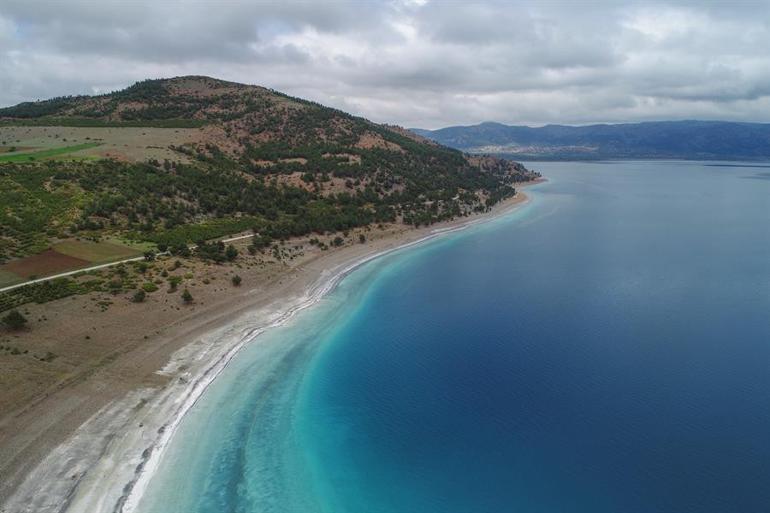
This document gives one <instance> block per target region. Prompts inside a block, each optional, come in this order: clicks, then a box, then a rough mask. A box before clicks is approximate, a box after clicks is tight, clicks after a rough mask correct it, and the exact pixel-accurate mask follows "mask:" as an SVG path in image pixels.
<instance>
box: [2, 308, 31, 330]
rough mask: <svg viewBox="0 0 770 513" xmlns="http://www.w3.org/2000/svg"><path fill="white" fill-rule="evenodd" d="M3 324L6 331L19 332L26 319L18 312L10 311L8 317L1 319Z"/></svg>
mask: <svg viewBox="0 0 770 513" xmlns="http://www.w3.org/2000/svg"><path fill="white" fill-rule="evenodd" d="M3 324H5V325H6V326H7V327H8V329H12V330H20V329H22V328H23V327H24V326H25V325H26V324H27V318H26V317H24V316H23V315H22V314H21V312H19V311H18V310H11V311H10V312H8V315H6V316H5V317H3Z"/></svg>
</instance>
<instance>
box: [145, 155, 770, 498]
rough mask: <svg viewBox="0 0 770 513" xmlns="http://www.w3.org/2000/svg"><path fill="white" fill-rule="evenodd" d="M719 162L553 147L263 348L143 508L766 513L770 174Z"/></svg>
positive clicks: (360, 274)
mask: <svg viewBox="0 0 770 513" xmlns="http://www.w3.org/2000/svg"><path fill="white" fill-rule="evenodd" d="M713 164H714V163H709V164H703V163H693V162H625V163H616V162H608V163H548V164H545V163H537V164H532V167H534V168H535V169H538V170H540V171H542V172H543V173H544V174H545V175H546V176H548V177H549V178H551V179H552V181H551V183H548V184H544V185H541V186H538V187H537V188H536V189H535V190H534V191H533V192H532V193H531V196H532V197H533V201H532V202H530V203H529V204H528V205H527V206H525V207H524V208H522V209H520V210H519V211H517V212H516V213H514V214H512V215H509V216H507V217H505V218H504V219H500V220H497V221H494V222H492V223H488V224H485V225H483V226H479V227H475V228H473V229H470V230H467V231H465V232H462V233H461V234H459V235H452V236H449V237H447V238H444V239H442V240H439V241H437V242H432V243H429V244H427V245H424V246H422V247H419V248H413V249H409V250H406V251H402V252H399V253H398V254H396V255H392V256H389V257H386V258H383V259H380V260H378V261H376V262H373V263H371V264H367V265H366V266H364V267H363V268H362V269H361V270H359V271H357V272H355V273H354V274H353V275H351V276H349V277H348V278H347V279H346V280H345V281H344V282H343V283H342V285H341V286H340V287H339V288H338V289H337V290H336V291H335V292H334V293H333V294H331V295H330V296H329V297H328V298H327V299H325V300H324V301H322V302H321V304H319V305H318V306H317V307H315V308H313V309H312V310H309V311H306V312H305V313H303V314H302V315H300V316H298V317H297V318H296V319H295V320H294V321H292V322H291V324H290V325H287V326H285V327H283V328H280V329H276V330H273V331H271V332H270V333H268V334H266V335H265V336H263V337H261V338H260V339H259V340H258V341H257V342H256V343H254V344H253V345H251V346H249V347H248V348H247V349H246V350H244V351H243V352H242V353H241V354H240V355H239V356H238V357H237V358H236V359H235V361H234V362H233V364H231V366H230V367H229V368H228V369H227V370H226V371H225V373H224V374H223V375H222V376H221V378H220V379H218V380H217V381H216V382H215V384H214V385H213V386H212V387H211V388H210V389H209V390H208V391H207V393H206V394H205V395H204V396H203V398H202V400H201V401H200V402H199V403H198V404H197V405H196V407H195V408H194V409H193V410H192V411H191V412H190V414H189V415H188V416H187V417H186V418H185V420H184V421H183V423H182V425H181V427H180V431H179V433H178V436H176V437H175V439H174V441H173V443H172V445H171V446H170V447H169V450H168V452H167V453H166V454H165V456H164V459H163V462H162V464H161V467H160V469H159V472H158V474H157V475H156V476H155V478H154V479H153V481H152V482H151V486H150V489H149V490H148V493H147V495H146V497H145V500H144V501H143V503H142V508H141V510H142V511H145V512H157V513H166V512H183V511H184V512H191V513H194V512H199V513H204V512H205V513H209V512H211V513H213V512H221V511H233V512H240V511H243V512H253V511H268V512H287V513H288V512H291V513H293V512H298V513H299V512H302V513H313V512H334V513H343V512H344V513H347V512H351V513H352V512H363V511H366V512H372V513H379V512H383V513H384V512H399V513H409V512H415V513H417V512H421V513H429V512H445V513H453V512H457V513H460V512H462V513H465V512H467V513H471V512H473V513H477V512H495V513H497V512H503V511H519V512H533V513H534V512H538V513H540V512H542V513H552V512H553V513H556V512H558V513H568V512H575V513H578V512H579V513H605V512H606V513H618V512H624V513H636V512H638V513H657V512H660V513H688V512H698V513H710V512H715V513H716V512H719V513H729V512H736V513H737V512H740V513H754V512H756V513H760V512H766V511H768V507H769V506H768V505H770V372H768V371H770V368H769V366H770V320H769V319H770V317H769V315H768V314H769V313H770V224H768V222H769V221H770V181H769V180H766V179H763V177H764V175H765V173H763V172H762V170H761V169H752V168H748V167H745V165H732V164H731V163H720V164H721V165H719V166H714V165H713Z"/></svg>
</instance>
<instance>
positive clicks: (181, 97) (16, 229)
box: [0, 76, 538, 261]
mask: <svg viewBox="0 0 770 513" xmlns="http://www.w3.org/2000/svg"><path fill="white" fill-rule="evenodd" d="M62 127H65V128H66V130H67V131H63V128H62ZM33 132H34V134H33ZM33 135H34V136H33ZM160 141H163V142H162V143H161V142H160ZM76 143H79V144H76ZM62 145H63V146H62ZM36 150H37V151H36ZM537 176H538V175H537V174H536V173H532V172H530V171H529V170H527V169H526V168H524V166H522V165H521V164H518V163H515V162H510V161H507V160H503V159H498V158H493V157H487V158H480V157H477V156H468V155H465V154H463V153H462V152H460V151H458V150H455V149H451V148H448V147H444V146H441V145H439V144H437V143H435V142H431V141H428V140H426V139H424V138H422V137H420V136H417V135H414V134H412V133H411V132H409V131H407V130H405V129H403V128H400V127H394V126H389V125H380V124H376V123H373V122H371V121H368V120H366V119H364V118H361V117H357V116H353V115H351V114H348V113H345V112H343V111H340V110H338V109H333V108H329V107H325V106H323V105H321V104H318V103H315V102H311V101H307V100H303V99H300V98H293V97H291V96H288V95H285V94H283V93H280V92H277V91H273V90H271V89H267V88H264V87H260V86H253V85H247V84H238V83H234V82H226V81H222V80H218V79H213V78H210V77H202V76H184V77H175V78H171V79H151V80H145V81H141V82H137V83H136V84H134V85H132V86H129V87H127V88H126V89H123V90H120V91H115V92H112V93H107V94H103V95H96V96H74V97H59V98H54V99H51V100H44V101H40V102H26V103H22V104H19V105H16V106H13V107H7V108H4V109H0V181H1V182H3V184H4V189H5V193H4V195H3V194H0V200H2V201H1V202H2V203H4V204H7V205H10V207H9V208H8V209H6V210H5V211H2V212H0V261H2V260H7V259H12V258H18V257H24V256H27V255H30V254H34V253H37V252H39V251H41V250H44V249H45V248H46V247H48V246H49V245H50V244H51V243H52V242H54V241H57V240H63V239H68V238H72V237H97V238H98V237H104V236H124V237H129V238H131V239H132V240H137V241H145V242H150V243H157V244H163V245H164V246H170V245H177V246H180V245H183V244H188V243H193V242H197V241H199V240H205V239H211V238H215V237H219V236H223V235H226V234H231V233H238V232H242V231H244V230H247V229H251V228H253V229H254V231H255V232H259V233H260V234H261V235H264V236H267V237H268V239H263V240H280V239H285V238H288V237H292V236H300V235H306V234H309V233H319V234H325V233H334V232H345V231H347V230H349V229H351V228H354V227H362V226H368V225H370V224H380V223H403V224H406V225H415V226H420V225H426V224H432V223H435V222H439V221H443V220H447V219H452V218H455V217H459V216H464V215H468V214H470V213H472V212H481V211H486V210H488V209H489V208H491V206H492V205H494V204H496V203H498V202H499V201H502V200H503V199H506V198H508V197H510V196H512V195H514V194H515V184H516V183H517V182H522V181H528V180H532V179H534V178H537ZM33 178H34V179H33Z"/></svg>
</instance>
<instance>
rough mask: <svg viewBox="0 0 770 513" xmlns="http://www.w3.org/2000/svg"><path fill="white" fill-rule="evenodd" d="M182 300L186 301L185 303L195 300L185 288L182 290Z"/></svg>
mask: <svg viewBox="0 0 770 513" xmlns="http://www.w3.org/2000/svg"><path fill="white" fill-rule="evenodd" d="M182 301H184V302H185V304H190V303H192V302H193V297H192V294H190V291H189V290H187V289H184V292H182Z"/></svg>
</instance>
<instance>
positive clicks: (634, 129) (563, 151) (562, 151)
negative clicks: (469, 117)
mask: <svg viewBox="0 0 770 513" xmlns="http://www.w3.org/2000/svg"><path fill="white" fill-rule="evenodd" d="M412 131H413V132H415V133H417V134H418V135H421V136H423V137H427V138H429V139H433V140H434V141H436V142H438V143H440V144H443V145H446V146H450V147H453V148H457V149H460V150H463V151H465V152H468V153H488V154H495V155H500V156H508V157H511V158H516V159H520V160H528V159H531V160H576V159H580V160H590V159H642V158H671V159H694V160H698V159H702V160H730V159H748V160H767V159H770V124H766V123H734V122H726V121H654V122H645V123H629V124H617V125H590V126H565V125H546V126H543V127H538V128H531V127H527V126H509V125H503V124H500V123H491V122H487V123H481V124H480V125H474V126H453V127H447V128H442V129H439V130H423V129H412Z"/></svg>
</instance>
